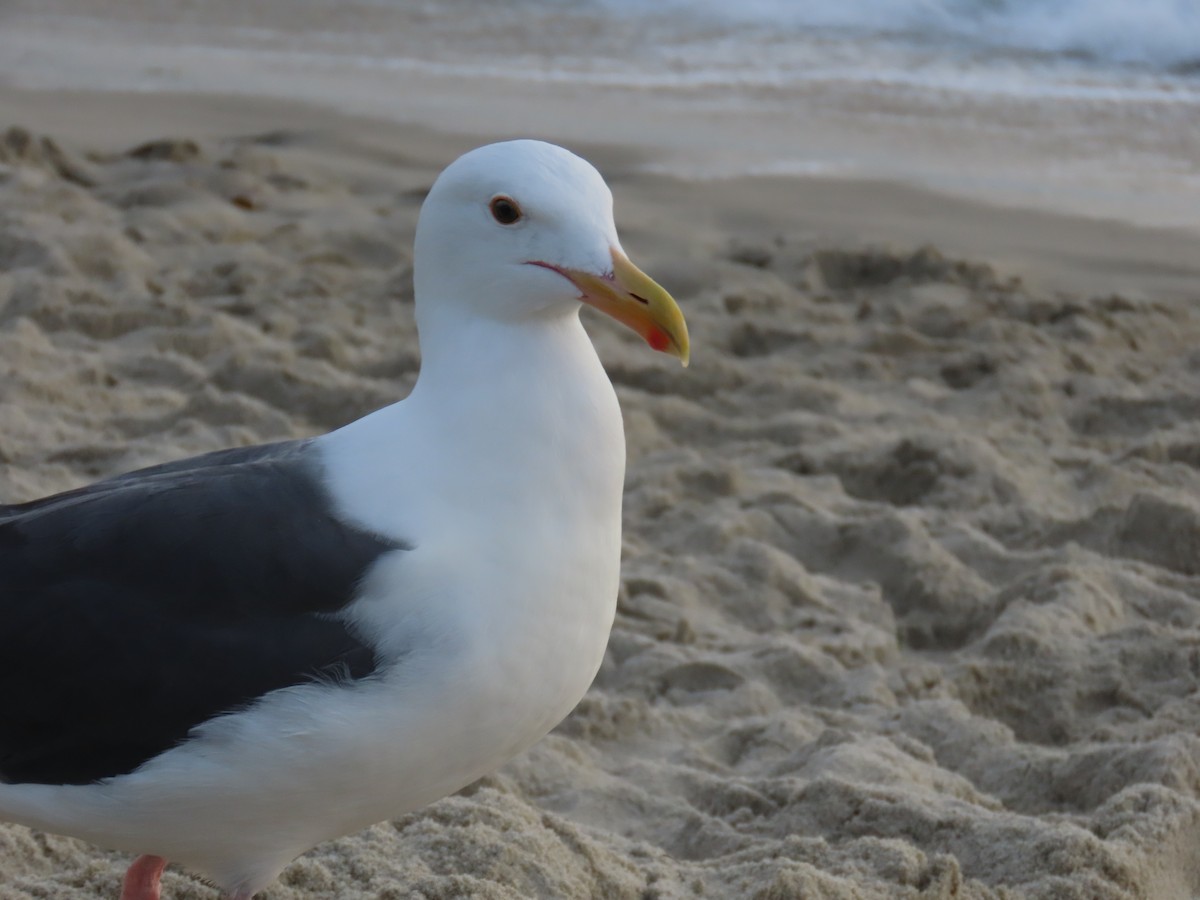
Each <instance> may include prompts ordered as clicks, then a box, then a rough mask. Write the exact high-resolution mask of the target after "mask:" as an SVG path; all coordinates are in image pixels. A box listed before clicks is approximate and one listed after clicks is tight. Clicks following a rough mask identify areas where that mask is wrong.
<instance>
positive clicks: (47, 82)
mask: <svg viewBox="0 0 1200 900" xmlns="http://www.w3.org/2000/svg"><path fill="white" fill-rule="evenodd" d="M0 17H2V20H3V27H2V28H0V83H3V84H7V85H10V86H16V87H36V88H59V89H76V88H81V87H86V88H88V89H102V90H114V91H136V92H173V91H175V92H178V91H184V92H203V93H216V94H248V95H254V96H260V97H276V98H281V99H293V100H302V101H305V102H309V103H316V104H326V105H329V106H331V107H335V108H336V109H338V110H341V111H346V112H352V113H359V114H364V115H369V116H375V117H379V118H383V119H387V120H391V121H397V122H402V123H415V124H423V125H429V126H433V127H434V128H437V129H438V130H441V131H449V132H459V133H472V134H480V133H487V134H490V135H496V136H500V135H516V134H535V135H539V136H545V137H549V138H553V139H558V140H561V141H589V142H593V143H595V142H600V143H610V144H620V145H624V146H626V147H629V148H640V149H643V150H646V151H647V153H646V156H645V159H644V162H645V165H646V167H647V168H653V167H655V166H657V167H658V168H660V169H662V170H664V171H666V172H669V173H672V174H677V175H683V176H685V177H693V178H723V177H728V176H733V175H742V174H785V175H786V174H793V175H816V176H847V177H856V176H867V177H883V178H899V179H902V180H912V181H916V182H919V183H921V184H925V185H929V186H933V187H936V188H943V189H948V190H950V191H953V192H956V193H958V192H965V193H969V194H973V195H976V196H983V197H985V198H987V199H993V200H1000V201H1007V202H1013V203H1016V204H1019V205H1035V206H1042V207H1048V208H1053V209H1065V210H1072V211H1078V212H1084V213H1092V214H1097V215H1101V216H1116V217H1121V218H1132V219H1134V220H1135V221H1139V222H1142V223H1146V224H1163V225H1187V226H1196V225H1200V4H1198V3H1196V2H1193V0H842V2H836V3H834V2H808V3H802V2H794V0H742V2H737V3H725V2H718V0H690V2H689V0H652V2H637V0H517V2H513V3H503V4H493V3H489V2H485V0H441V2H402V0H349V2H340V0H273V2H255V3H241V2H236V0H212V2H184V0H175V2H168V0H93V2H82V0H10V2H8V3H7V4H5V6H4V7H3V12H0ZM79 124H80V123H78V122H77V123H76V126H77V127H78V125H79Z"/></svg>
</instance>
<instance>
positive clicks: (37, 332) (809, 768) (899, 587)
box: [0, 91, 1200, 900]
mask: <svg viewBox="0 0 1200 900" xmlns="http://www.w3.org/2000/svg"><path fill="white" fill-rule="evenodd" d="M0 112H2V113H3V116H2V119H3V121H0V133H2V134H3V136H2V137H0V497H2V498H4V499H5V500H7V501H18V500H25V499H31V498H34V497H37V496H39V495H42V494H45V493H49V492H52V491H59V490H64V489H67V488H70V487H72V486H75V485H78V484H81V483H84V482H87V481H89V480H92V479H95V478H98V477H102V476H105V475H110V474H114V473H118V472H121V471H126V470H128V469H131V468H135V467H138V466H142V465H147V464H151V463H154V462H158V461H161V460H166V459H172V458H177V457H181V456H184V455H189V454H194V453H200V452H204V451H206V450H212V449H216V448H220V447H226V446H231V445H241V444H249V443H253V442H259V441H267V440H273V439H278V438H286V437H294V436H300V435H307V434H313V433H316V432H321V431H324V430H328V429H331V428H334V427H336V426H338V425H340V424H342V423H344V422H346V421H348V420H351V419H353V418H355V417H357V416H359V415H361V414H363V413H366V412H368V411H369V410H372V409H374V408H376V407H378V406H380V405H383V404H386V403H389V402H392V401H394V400H396V399H399V398H401V397H403V396H404V394H405V393H406V391H407V390H408V389H409V387H410V386H411V384H412V382H413V379H414V377H415V374H416V371H417V368H418V364H419V356H418V351H417V345H416V334H415V331H414V327H413V323H412V290H411V284H410V274H411V261H412V257H411V248H410V241H411V238H412V233H413V227H414V223H415V217H416V213H417V209H418V207H419V204H420V202H421V198H422V196H423V193H424V191H425V189H427V188H428V186H429V184H430V183H431V181H432V178H433V177H434V176H435V174H436V173H437V171H438V170H439V169H440V168H441V167H442V166H443V165H444V164H446V163H447V162H448V161H449V160H450V159H452V158H453V156H454V155H455V154H456V153H458V152H459V151H461V150H463V149H466V148H467V147H469V146H471V145H473V144H474V143H478V142H479V140H481V139H482V137H477V138H476V139H471V138H469V137H467V136H445V135H440V134H437V133H435V132H430V131H422V130H418V129H413V128H400V127H398V126H393V125H387V124H386V123H381V122H377V121H370V120H366V119H357V120H353V119H347V118H340V117H338V116H335V115H333V114H332V113H325V112H321V111H319V110H313V109H309V108H305V107H302V106H298V105H287V104H280V103H272V104H259V105H255V104H254V103H253V102H251V101H249V100H245V99H242V100H236V101H235V100H232V99H228V98H220V99H214V98H211V97H172V98H164V97H145V96H136V95H119V94H113V95H103V96H101V95H81V94H69V93H60V94H44V93H42V94H39V93H22V92H18V91H7V92H0ZM10 126H14V127H10ZM15 126H22V127H20V128H18V127H15ZM4 129H8V130H7V131H4ZM26 129H28V130H26ZM579 149H582V150H583V151H584V152H585V153H587V154H588V155H589V156H591V157H592V158H593V159H595V161H596V162H598V163H599V164H600V166H601V168H602V169H603V170H604V171H605V173H606V175H607V176H608V177H609V179H610V182H611V183H612V185H613V188H614V191H615V194H616V198H617V218H618V224H619V226H620V227H621V230H622V234H623V236H624V243H625V246H626V249H627V250H628V251H629V253H630V255H631V256H632V258H633V259H634V260H635V261H637V262H638V263H639V264H640V265H642V267H643V268H645V269H646V270H647V271H649V272H650V273H652V274H654V275H656V276H657V277H659V278H660V279H661V280H662V281H663V283H664V284H665V285H666V286H667V287H668V288H669V289H671V290H672V291H673V292H674V293H675V294H676V296H677V297H678V299H679V300H680V303H681V305H682V307H683V309H684V311H685V313H686V315H687V317H688V321H689V323H690V327H691V333H692V338H693V363H692V366H691V368H690V369H688V370H686V371H685V370H681V369H679V367H678V366H677V365H674V364H673V362H672V361H671V360H669V359H667V358H666V357H663V356H660V355H656V354H653V353H651V352H650V351H649V350H648V349H647V348H646V347H644V346H642V345H640V343H639V341H638V339H637V338H636V336H634V335H632V334H631V333H627V332H624V331H621V330H619V329H618V328H617V327H615V326H614V325H613V324H612V323H610V322H608V321H607V320H601V319H600V318H598V317H593V316H590V315H589V317H588V324H589V328H590V330H591V332H592V334H593V335H594V337H595V340H596V344H597V346H598V348H599V352H600V355H601V357H602V359H603V360H604V362H605V364H606V366H607V368H608V371H609V372H610V374H611V376H612V378H613V381H614V383H615V384H616V386H617V390H618V393H619V395H620V399H621V403H622V406H623V408H624V411H625V420H626V429H627V433H628V440H629V475H628V488H627V495H626V516H625V524H626V534H625V547H624V551H625V552H624V567H623V569H624V572H623V584H622V588H621V595H620V603H619V609H618V614H617V620H616V626H615V629H614V632H613V635H612V640H611V643H610V647H609V652H608V656H607V658H606V660H605V663H604V666H603V668H602V670H601V672H600V675H599V677H598V678H597V681H596V683H595V685H594V686H593V688H592V690H591V691H590V692H589V693H588V695H587V697H586V698H585V699H584V700H583V702H582V703H581V704H580V706H579V708H578V709H577V710H576V711H575V712H574V713H573V714H572V715H571V716H570V717H569V718H568V719H567V720H566V721H565V722H564V723H563V724H562V725H561V726H559V727H558V728H557V729H556V730H555V731H554V733H553V734H551V735H550V736H549V737H548V738H546V739H545V740H543V741H542V742H541V743H539V744H538V745H537V746H536V747H535V748H534V749H533V750H531V751H530V752H528V753H526V754H525V755H523V756H522V757H520V758H519V759H517V760H515V761H514V762H512V763H511V764H509V765H508V766H506V767H505V768H504V769H502V770H501V771H500V772H498V773H496V774H495V775H492V776H489V777H487V778H485V779H484V780H483V781H481V782H479V783H477V784H476V785H474V786H472V787H471V788H468V789H467V790H465V791H463V792H462V793H461V794H459V795H457V796H454V797H449V798H446V799H444V800H442V801H440V802H438V803H436V804H434V805H433V806H431V807H429V808H428V809H425V810H422V811H419V812H415V813H412V814H409V815H406V816H403V817H401V818H399V819H397V820H395V821H393V822H388V823H382V824H380V825H378V826H376V827H374V828H372V829H369V830H368V831H366V832H363V833H362V834H359V835H355V836H351V837H347V838H344V839H342V840H339V841H336V842H333V843H330V844H326V845H323V846H321V847H318V848H317V849H315V850H314V851H312V852H311V853H309V854H308V855H306V856H305V857H303V858H302V859H301V860H299V861H298V862H296V863H295V864H294V865H292V866H291V867H290V868H289V869H288V870H287V871H286V872H285V873H284V875H283V877H282V879H281V881H280V882H279V883H278V884H276V885H275V886H273V887H271V888H270V889H269V890H268V891H267V892H266V893H265V894H264V895H263V896H265V897H267V898H270V900H300V898H315V897H336V898H347V900H350V898H376V897H381V898H383V897H386V898H409V897H412V898H452V897H453V898H465V897H470V898H495V900H499V898H505V900H509V898H525V897H538V898H630V900H651V898H656V900H674V898H693V897H707V898H742V897H744V898H756V900H783V898H897V897H912V898H915V897H927V898H939V897H969V898H1001V897H1007V898H1023V897H1030V898H1089V900H1091V898H1175V897H1189V896H1193V895H1195V893H1196V892H1198V891H1200V866H1198V865H1197V861H1196V860H1197V850H1198V848H1200V738H1198V737H1197V731H1198V729H1200V700H1198V698H1200V694H1198V693H1197V689H1198V687H1200V426H1198V425H1197V418H1198V415H1197V414H1198V413H1200V352H1198V351H1197V350H1196V348H1197V347H1198V346H1200V308H1198V307H1197V304H1196V301H1197V300H1198V299H1200V237H1197V236H1196V235H1195V234H1190V233H1186V232H1182V231H1168V230H1152V229H1146V228H1137V227H1134V226H1132V225H1127V224H1122V223H1120V222H1117V221H1100V220H1092V219H1082V218H1071V217H1068V216H1063V215H1055V214H1053V213H1048V212H1029V211H1022V210H1019V209H999V208H994V207H988V206H984V205H981V204H979V203H977V202H973V201H967V200H962V199H956V198H954V197H950V196H944V195H939V194H935V193H932V192H929V191H924V190H921V189H918V188H915V187H911V186H904V185H900V184H891V183H883V182H871V181H863V180H857V181H856V180H835V179H802V178H790V179H785V178H775V179H766V178H763V179H732V180H726V181H719V182H706V183H697V182H688V181H679V180H673V179H671V178H668V177H666V176H663V175H657V176H656V175H652V174H647V173H646V172H645V171H644V169H643V168H640V167H639V166H637V165H635V164H634V163H635V160H634V158H633V156H634V155H633V154H631V153H629V152H628V151H624V150H622V149H621V148H619V147H605V146H600V145H584V146H582V147H580V148H579ZM127 861H128V860H127V858H125V857H120V856H118V855H115V854H109V853H105V852H102V851H99V850H96V849H94V848H92V847H90V846H87V845H84V844H81V843H79V842H76V841H74V840H71V839H67V838H62V837H56V836H51V835H42V834H36V833H32V832H30V831H28V830H27V829H24V828H21V827H17V826H0V896H2V897H4V898H6V900H7V898H14V900H15V898H63V900H84V898H101V897H103V898H111V897H115V896H116V894H117V892H118V890H119V881H120V877H121V874H122V872H123V867H124V866H125V865H126V864H127ZM165 892H166V896H168V897H170V898H177V900H181V898H196V900H198V898H212V897H214V896H215V895H214V892H213V891H212V889H211V888H208V887H206V886H204V885H202V884H199V883H198V882H195V881H193V880H192V879H191V878H190V877H188V876H187V875H185V874H183V873H180V872H176V871H171V872H169V873H168V875H167V878H166V880H165Z"/></svg>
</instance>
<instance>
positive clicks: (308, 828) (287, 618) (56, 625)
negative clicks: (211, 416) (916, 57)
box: [0, 140, 689, 900]
mask: <svg viewBox="0 0 1200 900" xmlns="http://www.w3.org/2000/svg"><path fill="white" fill-rule="evenodd" d="M413 278H414V287H415V293H416V321H417V328H418V333H419V337H420V346H421V356H422V362H421V370H420V374H419V377H418V379H417V382H416V384H415V386H414V387H413V389H412V391H411V393H410V394H409V396H408V397H407V398H405V399H404V400H402V401H400V402H398V403H395V404H393V405H391V406H387V407H385V408H383V409H380V410H377V411H376V412H373V413H371V414H370V415H368V416H366V417H364V418H362V419H359V420H357V421H355V422H352V423H350V424H349V425H346V426H344V427H342V428H339V429H338V430H336V431H333V432H330V433H328V434H325V435H321V436H319V437H314V438H309V439H302V440H293V441H284V442H280V443H272V444H265V445H261V446H254V447H244V448H235V449H229V450H221V451H217V452H215V453H208V454H205V455H203V456H198V457H195V458H192V459H185V460H182V461H176V462H168V463H165V464H163V465H158V466H153V467H151V468H147V469H141V470H139V471H136V472H131V473H128V474H124V475H118V476H116V477H112V478H108V479H106V480H103V481H99V482H97V483H95V484H92V485H89V486H86V487H82V488H79V489H77V490H73V491H68V492H66V493H62V494H57V495H55V496H51V497H46V498H44V499H41V500H35V501H33V502H30V503H21V504H16V505H9V506H0V819H7V820H9V821H13V822H18V823H22V824H24V825H27V826H29V827H32V828H37V829H41V830H44V831H50V832H55V833H60V834H66V835H71V836H74V837H78V838H82V839H83V840H86V841H90V842H92V843H94V844H98V845H101V846H103V847H107V848H110V849H113V850H118V851H124V852H129V853H134V854H139V855H138V856H137V858H136V860H135V861H134V862H133V864H132V866H131V867H130V868H129V870H128V872H127V874H126V876H125V880H124V885H123V891H122V894H121V897H122V900H159V897H160V893H161V886H160V878H161V875H162V871H163V868H164V866H165V865H166V864H167V862H168V861H171V862H173V863H176V864H178V865H180V866H182V867H183V868H185V869H186V870H189V871H191V872H193V873H195V874H197V875H199V876H201V877H203V878H205V879H207V880H209V881H210V882H211V883H212V884H214V885H215V886H217V887H218V888H219V889H220V890H222V891H223V892H224V896H226V897H228V898H231V900H248V898H250V897H252V896H253V895H254V894H255V893H256V892H258V891H260V890H262V889H263V888H264V887H266V886H267V885H268V884H270V883H271V882H272V881H273V880H274V879H275V878H276V877H277V876H278V874H279V873H280V872H281V871H282V870H283V869H284V867H286V866H287V865H288V864H289V863H290V862H291V861H292V860H294V859H295V858H296V857H297V856H299V855H300V854H302V853H304V852H305V851H307V850H308V849H310V848H311V847H313V846H315V845H316V844H319V843H321V842H322V841H326V840H329V839H331V838H335V837H339V836H341V835H345V834H350V833H352V832H355V831H359V830H361V829H363V828H365V827H367V826H369V825H371V824H373V823H376V822H379V821H382V820H385V819H389V818H393V817H395V816H397V815H400V814H403V813H405V812H408V811H410V810H413V809H417V808H419V807H421V806H424V805H426V804H428V803H430V802H432V801H434V800H436V799H438V798H440V797H443V796H445V795H447V794H450V793H452V792H454V791H456V790H458V789H460V788H462V787H464V786H466V785H468V784H470V783H471V782H472V781H475V780H476V779H478V778H480V777H481V776H483V775H485V774H487V773H488V772H490V771H492V770H494V769H496V768H497V767H498V766H500V765H502V764H503V763H504V762H505V761H507V760H509V759H510V758H512V757H513V756H515V755H516V754H519V753H521V752H522V751H523V750H525V749H526V748H528V747H529V746H531V745H532V744H533V743H535V742H536V741H537V740H538V739H540V738H541V737H542V736H543V735H545V734H546V733H547V732H548V731H549V730H550V729H551V728H552V727H554V725H555V724H557V723H558V722H559V721H560V720H562V719H563V718H564V717H565V716H566V715H567V713H568V712H570V710H571V709H572V708H573V707H574V706H575V704H576V703H577V702H578V701H579V699H580V698H581V697H582V696H583V694H584V692H585V691H586V690H587V688H588V686H589V685H590V683H591V681H592V679H593V678H594V677H595V674H596V672H597V670H598V668H599V666H600V662H601V659H602V657H603V655H604V649H605V645H606V644H607V641H608V634H609V631H610V629H611V627H612V622H613V616H614V614H615V609H616V597H617V589H618V582H619V577H620V557H621V499H622V490H623V481H624V473H625V440H624V431H623V427H622V421H621V411H620V407H619V406H618V403H617V397H616V394H615V392H614V390H613V387H612V384H611V383H610V381H609V379H608V377H607V375H606V374H605V371H604V369H603V367H602V366H601V364H600V360H599V358H598V357H597V355H596V352H595V349H594V348H593V346H592V344H591V341H590V340H589V338H588V336H587V334H586V332H585V331H584V329H583V326H582V324H581V322H580V316H579V313H580V309H581V308H582V305H583V304H588V305H590V306H593V307H595V308H597V309H599V310H601V311H602V312H604V313H606V314H608V315H609V316H612V317H613V318H615V319H617V320H618V321H619V322H621V323H623V324H625V325H627V326H629V327H630V328H632V329H633V330H635V331H636V332H637V333H638V334H640V335H641V336H642V337H643V338H644V339H645V341H646V342H647V343H648V344H649V345H650V347H652V348H653V349H655V350H659V351H663V352H665V353H667V354H670V355H673V356H675V357H677V358H678V359H680V360H681V361H682V362H683V363H684V364H685V365H686V364H687V361H688V352H689V344H688V334H687V326H686V324H685V322H684V319H683V316H682V314H681V312H680V310H679V307H678V305H677V304H676V303H675V301H674V300H673V299H672V298H671V296H670V294H669V293H667V291H666V290H664V289H663V288H662V287H660V286H659V285H658V284H656V283H655V282H654V281H653V280H651V279H650V277H649V276H647V275H645V274H644V273H643V272H642V271H641V270H639V269H638V268H637V267H636V266H634V264H633V263H632V262H630V261H629V259H628V257H627V256H626V255H625V253H624V252H623V250H622V249H621V244H620V242H619V241H618V239H617V231H616V226H615V225H614V222H613V213H612V194H611V192H610V191H609V189H608V186H607V185H606V184H605V183H604V180H603V178H602V177H601V176H600V174H599V173H598V172H597V171H596V170H595V169H594V168H593V167H592V166H591V165H590V164H588V163H587V162H585V161H584V160H583V159H581V158H579V157H578V156H575V155H574V154H572V153H570V152H568V151H567V150H564V149H562V148H561V147H556V146H553V145H551V144H546V143H542V142H539V141H529V140H521V141H509V142H504V143H499V144H490V145H488V146H485V147H481V148H479V149H476V150H473V151H471V152H470V153H467V154H466V155H465V156H462V157H460V158H459V159H458V160H457V161H455V162H454V163H452V164H451V165H450V166H449V167H448V168H447V169H446V170H445V171H444V172H443V173H442V174H441V175H440V176H439V177H438V179H437V181H436V182H435V183H434V185H433V187H432V188H431V190H430V192H429V195H428V197H427V198H426V200H425V203H424V205H423V206H422V209H421V213H420V217H419V220H418V224H417V231H416V238H415V245H414V273H413Z"/></svg>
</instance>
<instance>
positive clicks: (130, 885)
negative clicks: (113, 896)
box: [121, 856, 167, 900]
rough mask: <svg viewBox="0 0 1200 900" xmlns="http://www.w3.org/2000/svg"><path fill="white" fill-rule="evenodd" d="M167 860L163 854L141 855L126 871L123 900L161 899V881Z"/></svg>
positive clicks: (122, 890)
mask: <svg viewBox="0 0 1200 900" xmlns="http://www.w3.org/2000/svg"><path fill="white" fill-rule="evenodd" d="M166 866H167V861H166V860H165V859H163V858H162V857H161V856H139V857H138V858H137V859H135V860H134V861H133V865H132V866H130V867H129V871H128V872H126V873H125V884H124V886H123V887H122V888H121V900H159V897H160V893H159V881H160V880H161V879H162V873H163V869H165V868H166Z"/></svg>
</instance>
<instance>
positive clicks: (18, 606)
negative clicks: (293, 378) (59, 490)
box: [0, 441, 402, 784]
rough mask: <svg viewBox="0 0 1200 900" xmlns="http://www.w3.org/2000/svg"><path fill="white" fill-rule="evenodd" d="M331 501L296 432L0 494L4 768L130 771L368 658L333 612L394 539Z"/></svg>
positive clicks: (20, 771) (77, 776)
mask: <svg viewBox="0 0 1200 900" xmlns="http://www.w3.org/2000/svg"><path fill="white" fill-rule="evenodd" d="M327 500H328V498H327V497H326V496H325V494H324V491H323V488H322V487H321V482H320V479H319V471H318V464H317V463H316V461H315V460H314V459H313V453H312V445H311V444H310V443H308V442H303V441H298V442H285V443H280V444H269V445H264V446H261V447H250V448H245V449H236V450H226V451H221V452H218V453H211V454H207V455H205V456H201V457H196V458H195V459H191V460H184V461H182V462H177V463H168V464H166V465H162V466H156V467H153V468H150V469H143V470H141V471H139V472H133V473H130V474H128V475H122V476H119V477H117V478H111V479H108V480H105V481H101V482H98V483H96V484H94V485H91V486H89V487H85V488H82V489H79V490H76V491H69V492H67V493H64V494H58V495H56V496H53V497H48V498H45V499H42V500H37V501H34V502H32V503H25V504H19V505H15V506H0V780H3V781H8V782H38V783H48V784H82V783H88V782H92V781H96V780H99V779H101V778H106V777H111V776H115V775H120V774H125V773H127V772H131V771H133V770H134V769H135V768H137V767H138V766H139V765H141V764H142V763H143V762H145V761H146V760H148V759H150V758H152V757H153V756H156V755H157V754H159V753H161V752H163V751H164V750H167V749H169V748H170V747H172V746H174V745H176V744H177V743H179V742H180V741H182V740H183V739H184V738H185V737H186V736H187V734H188V732H189V731H190V730H191V729H192V728H194V727H195V726H196V725H198V724H200V723H202V722H204V721H206V720H207V719H209V718H212V717H213V716H215V715H218V714H220V713H222V712H226V711H230V710H234V709H237V708H239V707H242V706H244V705H246V704H248V703H250V702H252V701H253V700H255V699H256V698H258V697H260V696H262V695H263V694H265V693H267V692H268V691H271V690H275V689H277V688H281V687H287V686H289V685H294V684H300V683H303V682H306V681H311V680H313V679H318V678H351V679H353V678H362V677H365V676H367V675H369V674H370V673H371V672H372V671H374V669H375V665H376V660H375V655H374V652H373V650H372V649H371V648H370V647H369V646H367V645H366V644H364V643H363V641H362V640H360V639H359V638H358V637H357V636H355V635H354V634H353V633H352V632H351V631H350V630H349V629H348V628H347V626H346V625H345V624H344V623H343V622H342V621H341V620H339V618H338V617H337V616H336V613H337V612H338V611H340V610H341V609H342V608H343V607H344V606H345V605H346V604H347V603H349V602H350V600H351V599H352V598H353V596H354V590H355V587H356V585H357V584H358V582H359V580H360V579H361V577H362V575H363V573H364V572H365V570H366V569H367V568H368V567H369V566H370V565H371V564H372V563H373V562H374V561H375V560H376V559H378V557H379V556H380V555H381V554H383V553H386V552H388V551H391V550H396V549H402V545H399V544H396V543H393V542H389V541H386V540H383V539H382V538H380V537H378V536H377V535H373V534H370V533H368V532H366V531H363V530H360V529H357V528H354V527H352V526H349V525H347V524H346V523H345V522H343V521H341V520H340V519H338V518H337V517H336V516H335V515H334V513H333V511H332V509H331V507H330V505H329V503H328V502H327Z"/></svg>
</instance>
